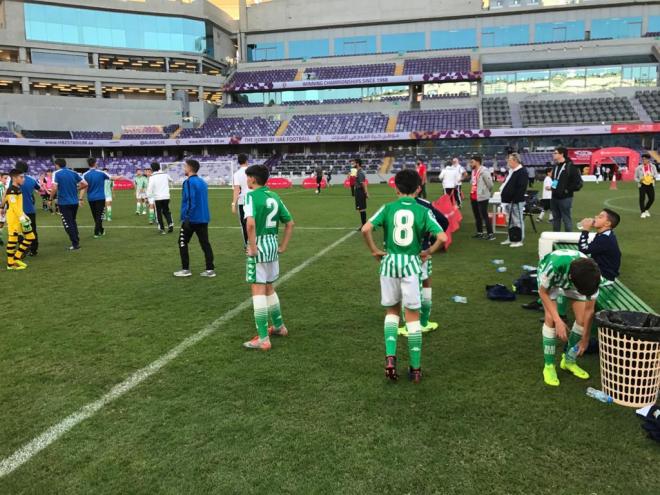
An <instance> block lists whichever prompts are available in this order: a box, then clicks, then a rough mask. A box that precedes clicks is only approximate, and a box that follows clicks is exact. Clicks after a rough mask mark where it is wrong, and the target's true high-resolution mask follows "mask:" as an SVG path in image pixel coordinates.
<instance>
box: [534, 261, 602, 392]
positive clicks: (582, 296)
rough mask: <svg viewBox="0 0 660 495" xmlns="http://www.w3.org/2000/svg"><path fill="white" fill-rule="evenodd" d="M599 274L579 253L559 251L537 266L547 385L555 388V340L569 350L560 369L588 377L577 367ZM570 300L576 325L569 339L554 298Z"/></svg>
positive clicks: (588, 327)
mask: <svg viewBox="0 0 660 495" xmlns="http://www.w3.org/2000/svg"><path fill="white" fill-rule="evenodd" d="M599 283H600V270H599V269H598V265H597V264H596V262H595V261H594V260H592V259H590V258H587V257H586V256H585V255H584V254H582V253H581V252H579V251H575V250H571V249H558V250H556V251H553V252H552V253H550V254H547V255H546V256H544V257H543V259H542V260H541V261H540V262H539V266H538V287H539V295H540V296H541V301H542V302H543V309H544V311H545V317H544V322H543V356H544V361H545V366H544V368H543V379H544V381H545V383H546V384H547V385H550V386H553V387H558V386H559V378H557V370H556V369H555V351H556V345H557V336H559V338H560V339H561V340H562V341H564V342H566V341H567V340H568V349H567V351H566V353H565V354H562V357H561V364H560V366H561V369H563V370H566V371H568V372H570V373H572V374H573V375H575V376H576V377H578V378H581V379H583V380H586V379H588V378H589V373H587V372H586V371H585V370H583V369H582V368H580V367H579V366H578V365H577V362H576V360H577V357H578V356H581V355H582V354H583V353H584V351H585V350H586V349H587V347H588V345H589V333H590V330H591V322H592V321H593V316H594V308H595V306H596V299H597V298H598V286H599ZM558 296H563V297H566V298H567V299H569V300H571V302H572V306H573V313H574V314H575V323H574V324H573V328H571V332H570V335H568V327H567V325H566V323H564V320H563V319H562V318H561V316H560V315H559V312H558V311H557V303H556V300H557V297H558Z"/></svg>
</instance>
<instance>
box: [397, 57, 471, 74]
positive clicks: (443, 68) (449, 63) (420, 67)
mask: <svg viewBox="0 0 660 495" xmlns="http://www.w3.org/2000/svg"><path fill="white" fill-rule="evenodd" d="M448 72H470V57H467V56H463V57H437V58H416V59H409V60H406V61H405V62H404V64H403V74H404V75H406V76H408V75H414V74H435V73H448Z"/></svg>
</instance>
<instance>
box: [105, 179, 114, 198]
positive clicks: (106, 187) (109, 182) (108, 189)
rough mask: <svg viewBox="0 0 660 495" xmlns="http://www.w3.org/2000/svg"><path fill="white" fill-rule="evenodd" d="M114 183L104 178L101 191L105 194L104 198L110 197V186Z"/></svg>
mask: <svg viewBox="0 0 660 495" xmlns="http://www.w3.org/2000/svg"><path fill="white" fill-rule="evenodd" d="M113 185H114V182H113V181H111V180H106V181H105V183H104V184H103V193H104V194H105V197H106V198H111V197H112V187H113Z"/></svg>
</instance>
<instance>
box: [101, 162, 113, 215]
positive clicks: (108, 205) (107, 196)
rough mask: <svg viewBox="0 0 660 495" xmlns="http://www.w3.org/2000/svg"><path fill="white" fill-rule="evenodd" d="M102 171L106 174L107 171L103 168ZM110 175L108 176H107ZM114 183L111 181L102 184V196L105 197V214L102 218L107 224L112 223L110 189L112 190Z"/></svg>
mask: <svg viewBox="0 0 660 495" xmlns="http://www.w3.org/2000/svg"><path fill="white" fill-rule="evenodd" d="M103 171H104V172H105V173H106V174H107V173H108V169H107V168H104V169H103ZM108 175H110V174H108ZM114 186H115V183H114V181H113V180H112V179H111V180H106V181H105V182H104V183H103V194H104V196H105V213H104V217H105V219H106V220H107V221H108V222H112V189H113V188H114Z"/></svg>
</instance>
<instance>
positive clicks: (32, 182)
mask: <svg viewBox="0 0 660 495" xmlns="http://www.w3.org/2000/svg"><path fill="white" fill-rule="evenodd" d="M14 168H15V169H16V170H19V171H20V172H22V173H23V175H24V176H25V180H24V182H23V185H22V186H21V193H22V195H23V213H25V214H26V215H27V216H28V217H29V218H30V222H32V233H33V234H34V241H32V244H30V251H28V254H29V255H30V256H36V255H37V251H38V250H39V236H38V234H37V210H36V208H35V207H34V191H39V190H40V189H41V187H40V186H39V182H38V181H37V180H36V179H34V178H33V177H30V176H29V175H28V174H27V173H28V170H29V167H28V164H27V163H25V162H23V161H18V162H16V166H15V167H14Z"/></svg>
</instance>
